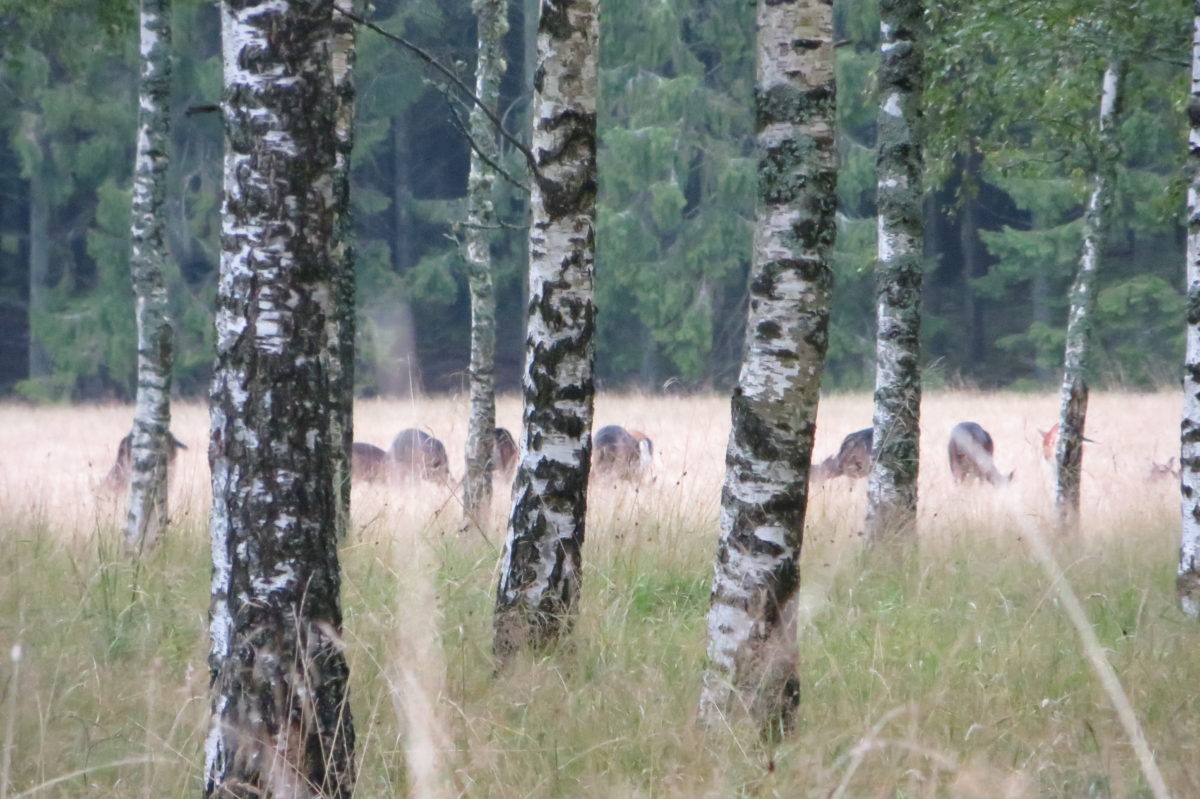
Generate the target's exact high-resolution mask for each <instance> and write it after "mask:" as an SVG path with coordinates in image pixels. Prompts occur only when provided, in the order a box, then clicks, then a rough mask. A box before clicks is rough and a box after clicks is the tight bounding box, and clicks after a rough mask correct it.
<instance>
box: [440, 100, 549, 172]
mask: <svg viewBox="0 0 1200 799" xmlns="http://www.w3.org/2000/svg"><path fill="white" fill-rule="evenodd" d="M446 108H447V110H448V111H449V112H450V124H451V125H453V126H454V129H455V130H457V131H458V132H459V133H460V134H462V136H463V138H465V139H466V140H467V144H469V145H471V149H472V150H474V151H475V154H476V155H478V156H479V157H480V159H482V160H483V162H484V163H485V164H487V165H488V166H490V167H491V168H492V169H494V170H496V174H498V175H500V177H502V178H504V179H505V180H507V181H508V182H509V183H511V184H512V185H513V186H515V187H516V188H518V189H520V190H521V191H523V192H525V193H526V194H528V193H529V186H528V185H527V184H525V183H522V182H521V181H519V180H517V179H516V178H514V177H513V176H512V175H510V174H508V172H507V171H506V170H505V169H504V167H502V166H500V164H498V163H496V161H494V160H493V159H491V158H489V157H488V156H487V153H485V152H484V151H483V149H482V148H481V147H480V146H479V144H478V143H477V142H476V141H475V137H474V136H472V135H471V132H470V131H469V130H467V126H466V123H465V122H463V119H462V117H460V116H459V115H458V111H456V110H455V109H454V106H453V105H451V104H450V97H449V96H447V97H446Z"/></svg>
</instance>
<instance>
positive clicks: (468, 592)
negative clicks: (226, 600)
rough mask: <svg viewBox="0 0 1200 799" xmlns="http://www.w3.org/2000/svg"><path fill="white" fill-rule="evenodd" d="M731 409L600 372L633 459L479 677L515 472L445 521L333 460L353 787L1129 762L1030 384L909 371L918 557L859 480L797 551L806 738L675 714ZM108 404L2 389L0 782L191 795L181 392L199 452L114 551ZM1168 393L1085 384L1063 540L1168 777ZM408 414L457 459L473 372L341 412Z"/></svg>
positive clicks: (198, 649)
mask: <svg viewBox="0 0 1200 799" xmlns="http://www.w3.org/2000/svg"><path fill="white" fill-rule="evenodd" d="M728 408H729V404H728V400H727V398H723V397H688V398H665V397H638V396H618V397H614V396H604V397H601V398H599V400H598V402H597V408H596V425H597V427H599V426H601V425H604V424H609V423H619V424H623V425H626V426H628V427H634V428H637V429H640V430H643V431H645V432H646V433H648V434H649V435H651V436H652V437H653V438H654V440H655V445H656V457H657V464H656V472H655V478H654V480H653V481H645V482H643V483H641V484H637V485H634V484H629V483H613V482H600V483H598V484H596V485H595V486H594V487H593V493H592V496H591V507H590V513H589V526H588V542H587V545H586V548H585V553H584V560H585V568H586V569H587V574H586V579H585V589H584V596H583V599H582V606H583V608H582V613H581V616H580V619H579V622H578V626H577V629H576V632H575V635H574V636H573V637H572V641H571V644H570V646H568V647H565V648H563V649H562V650H560V651H558V652H556V653H554V654H553V655H550V656H545V657H529V658H525V659H522V660H519V661H518V662H517V663H516V664H515V665H514V667H513V668H512V669H511V670H510V671H508V672H506V673H504V674H501V675H495V674H494V673H493V664H492V661H491V658H490V615H489V614H490V607H491V600H492V596H493V594H494V590H495V580H496V574H495V561H496V557H497V555H498V552H499V548H500V547H501V545H502V540H503V533H504V529H503V528H504V515H505V510H506V507H505V506H506V504H507V493H506V490H505V489H503V488H500V487H498V488H497V501H496V502H495V503H494V505H493V512H492V514H491V517H490V518H488V519H485V520H482V524H481V525H479V526H478V529H476V528H473V529H471V530H468V531H466V532H460V525H461V519H460V508H459V505H458V502H457V500H456V498H455V495H454V490H453V486H451V487H442V486H434V485H432V484H423V485H420V486H407V487H400V486H385V485H362V486H356V487H355V490H354V497H353V499H354V522H355V531H354V533H353V535H352V538H351V541H350V542H348V544H347V545H346V546H345V547H344V549H343V556H342V557H343V572H344V585H343V595H344V603H345V608H346V624H345V627H346V632H345V634H346V640H347V646H348V650H347V651H348V655H349V657H350V659H351V663H352V669H353V677H352V680H353V686H352V701H353V704H354V712H355V716H356V721H357V727H358V735H359V746H358V749H359V760H360V764H361V766H360V770H361V774H360V779H359V790H358V795H360V796H365V797H375V796H394V795H399V794H402V793H406V792H412V793H411V794H410V795H435V794H436V795H448V796H453V795H461V796H495V797H507V796H539V797H540V796H558V795H565V794H571V795H583V796H593V795H607V796H678V797H701V796H714V797H716V796H740V795H756V796H757V795H763V796H770V795H780V796H797V795H805V796H809V795H811V796H830V795H842V796H890V795H903V796H979V797H984V796H996V797H999V796H1081V795H1089V794H1090V795H1098V796H1126V795H1133V794H1136V793H1138V792H1140V791H1144V790H1145V786H1144V783H1143V780H1142V777H1141V775H1140V771H1139V769H1138V765H1137V760H1136V758H1135V757H1134V755H1133V753H1132V752H1131V750H1130V747H1129V742H1128V738H1127V736H1126V735H1125V733H1124V731H1123V730H1122V728H1121V727H1120V726H1119V723H1118V720H1117V718H1116V716H1115V714H1114V712H1113V711H1112V709H1111V706H1110V705H1109V703H1108V700H1107V698H1106V696H1105V694H1104V692H1103V691H1102V690H1101V688H1100V687H1099V685H1098V683H1097V682H1096V680H1095V679H1094V678H1093V677H1092V675H1091V672H1090V671H1089V668H1088V665H1087V661H1086V658H1085V657H1084V654H1083V652H1082V651H1081V650H1080V647H1079V645H1078V644H1077V643H1076V638H1075V633H1074V631H1073V629H1072V627H1071V626H1070V622H1069V621H1068V620H1067V619H1066V618H1065V617H1064V616H1063V614H1062V613H1061V611H1060V609H1059V607H1058V599H1057V598H1056V596H1055V594H1054V592H1053V590H1052V589H1051V587H1050V584H1049V582H1048V581H1047V580H1046V578H1045V577H1044V576H1043V575H1042V574H1041V573H1040V572H1039V571H1038V570H1037V567H1036V565H1035V562H1034V561H1033V560H1031V559H1030V557H1029V554H1028V552H1027V549H1026V546H1025V541H1024V540H1023V539H1024V537H1025V535H1027V531H1028V529H1029V527H1030V525H1032V526H1034V527H1037V528H1046V527H1047V526H1048V524H1049V522H1050V521H1051V520H1052V518H1053V517H1052V513H1051V491H1052V486H1051V483H1050V475H1049V471H1048V469H1047V468H1046V467H1045V465H1044V464H1043V463H1042V461H1041V456H1040V452H1041V450H1040V435H1039V433H1038V430H1039V429H1045V428H1047V427H1048V426H1049V425H1051V424H1052V423H1053V421H1054V417H1055V415H1056V413H1057V401H1056V398H1054V397H1051V396H1048V395H1003V394H1002V395H986V394H970V393H944V394H934V395H931V396H929V397H927V398H926V401H925V404H924V407H923V433H922V452H923V458H924V462H923V464H922V476H921V489H920V490H921V502H922V507H921V515H920V519H919V527H920V530H919V534H920V548H919V553H918V555H917V557H916V558H915V562H912V563H907V562H906V563H901V562H899V561H895V562H893V561H890V560H888V559H887V558H886V557H874V556H872V557H866V556H864V555H863V554H862V551H861V550H862V548H861V538H860V530H861V527H862V516H863V512H864V506H865V497H864V494H865V482H863V481H860V482H857V483H851V482H850V481H848V480H846V479H844V478H839V479H836V480H833V481H829V482H827V483H824V484H822V485H820V486H818V487H816V488H815V490H814V492H813V497H812V502H811V506H810V512H809V524H808V529H807V532H806V542H805V547H804V554H803V558H802V561H803V562H802V570H803V592H804V599H805V602H804V609H805V613H804V614H803V615H802V625H803V629H802V632H801V636H800V642H801V651H802V667H803V674H802V681H803V685H804V687H803V700H802V701H803V706H802V719H801V722H800V726H799V729H798V730H797V734H796V736H795V737H794V738H793V739H791V740H789V741H787V742H785V743H784V744H782V745H780V746H778V747H775V748H767V747H765V746H763V745H762V744H760V743H758V742H757V741H755V740H753V739H742V740H736V739H734V738H732V737H729V736H721V735H713V734H707V733H702V732H700V731H698V730H697V729H696V728H695V727H694V725H693V724H692V720H693V714H694V703H695V701H696V696H697V693H698V681H699V672H700V668H701V667H702V659H703V625H704V614H705V611H706V610H707V585H708V580H709V577H710V574H711V568H712V566H711V560H712V556H713V554H714V552H715V540H716V518H717V511H718V505H719V497H720V486H721V481H722V479H723V474H724V450H725V444H726V438H727V435H728V425H729V422H728ZM130 415H131V410H130V409H129V408H127V407H119V406H111V407H87V408H36V409H35V408H29V407H24V406H11V405H10V406H0V447H3V449H2V451H3V452H4V453H5V456H4V457H3V458H2V459H0V508H3V509H4V510H3V513H2V514H0V653H4V654H6V653H8V652H9V650H10V649H11V647H12V646H13V645H14V644H16V643H20V644H21V645H22V647H23V659H22V661H21V667H20V673H19V676H18V675H16V674H15V673H14V670H13V669H12V668H11V665H10V664H9V663H8V662H7V659H5V662H3V663H0V689H5V690H0V700H3V701H4V702H6V703H11V705H12V706H13V707H15V716H16V717H15V722H14V720H13V718H12V716H13V713H12V712H10V711H8V710H5V711H3V712H5V714H6V719H5V723H15V727H16V734H15V738H14V740H15V744H14V746H13V749H12V752H11V754H12V761H11V771H12V773H11V785H8V786H5V787H3V788H0V793H2V792H4V791H7V792H8V796H10V797H15V796H25V795H38V796H62V797H68V796H83V795H87V796H100V797H107V796H113V797H116V796H122V797H124V796H128V795H130V794H131V793H141V794H142V795H146V796H150V795H153V796H189V795H196V794H197V793H198V792H199V783H198V781H199V779H200V770H201V761H202V756H201V743H202V740H203V734H204V724H205V720H206V712H207V699H206V685H207V669H206V665H205V663H204V658H205V655H206V645H205V643H204V640H203V634H204V629H205V614H206V612H207V590H208V586H207V582H208V567H207V565H206V564H207V557H208V553H207V540H206V530H205V519H206V516H207V510H208V501H209V500H208V484H207V480H208V475H207V463H206V460H207V453H206V443H205V442H206V441H207V439H208V431H207V427H208V420H207V412H206V411H205V409H204V408H203V407H201V406H199V405H195V404H185V405H177V406H176V408H175V412H174V415H175V424H174V432H175V434H176V435H177V436H178V437H179V438H180V439H181V440H182V441H184V442H185V443H186V444H188V446H189V449H188V450H187V451H185V452H181V453H180V457H179V459H178V461H177V463H176V468H175V472H174V481H173V486H172V498H171V499H172V514H173V516H174V518H175V519H176V524H175V525H174V526H173V527H172V529H171V531H170V532H169V534H168V539H167V540H166V541H165V543H164V546H163V547H161V548H160V550H159V551H158V552H156V553H154V554H153V555H152V556H151V557H150V558H149V559H148V561H147V562H145V563H143V564H140V565H138V566H136V567H135V566H133V565H130V564H128V563H126V562H125V561H124V559H123V558H122V557H121V554H120V547H119V536H118V535H117V534H116V532H115V526H116V525H118V524H120V523H121V522H122V521H123V505H124V502H125V497H124V496H123V495H116V494H114V493H113V492H110V491H106V490H105V489H104V488H103V485H102V483H103V480H104V477H105V475H106V474H107V471H108V469H109V467H110V466H111V465H112V459H113V458H114V456H115V452H116V446H117V442H118V441H119V440H120V438H121V436H122V435H124V433H125V432H126V431H127V430H128V425H129V418H130ZM1178 415H1179V400H1178V397H1177V396H1176V395H1174V394H1167V393H1161V394H1145V395H1129V394H1101V395H1098V396H1096V397H1094V398H1093V400H1092V404H1091V408H1090V412H1089V424H1088V429H1087V433H1088V435H1089V437H1090V438H1093V439H1095V440H1096V443H1094V444H1090V445H1088V446H1087V450H1086V453H1085V461H1084V484H1083V495H1084V507H1083V516H1082V521H1083V524H1082V532H1081V534H1080V536H1079V537H1078V538H1077V539H1075V540H1072V541H1068V542H1058V543H1057V544H1056V545H1055V551H1056V554H1057V555H1058V557H1059V560H1060V562H1061V563H1062V564H1063V568H1064V571H1065V573H1066V576H1067V578H1068V579H1069V580H1071V581H1072V583H1073V585H1074V587H1075V588H1076V591H1077V593H1078V595H1079V596H1080V598H1081V600H1082V602H1083V605H1084V609H1085V610H1086V612H1087V613H1088V614H1089V616H1090V618H1091V621H1092V624H1093V625H1094V627H1095V630H1096V634H1097V635H1098V637H1099V640H1100V642H1101V644H1102V645H1103V646H1104V647H1105V648H1106V653H1107V656H1108V659H1109V660H1110V661H1111V662H1112V664H1113V666H1114V668H1115V670H1116V673H1117V674H1118V676H1119V677H1120V679H1121V680H1122V682H1123V684H1124V686H1125V689H1126V690H1127V691H1128V692H1129V694H1130V700H1131V703H1132V706H1133V709H1134V711H1135V713H1137V714H1138V716H1139V718H1140V719H1141V721H1142V723H1143V724H1144V725H1145V727H1146V736H1147V739H1148V740H1149V743H1150V745H1151V747H1153V748H1155V749H1156V754H1157V756H1158V759H1159V762H1160V764H1161V766H1162V768H1163V772H1164V775H1165V778H1166V781H1167V783H1168V785H1170V786H1171V787H1172V788H1173V789H1174V791H1175V792H1176V795H1179V796H1187V795H1200V765H1197V763H1196V761H1195V757H1194V746H1193V745H1192V742H1193V741H1194V740H1195V739H1196V737H1197V736H1198V735H1200V714H1198V713H1197V711H1198V710H1200V708H1198V707H1197V705H1198V704H1200V700H1198V699H1197V698H1196V697H1195V696H1194V686H1195V685H1196V684H1197V678H1200V658H1196V657H1195V656H1194V653H1195V651H1196V647H1197V645H1198V644H1200V638H1198V636H1197V631H1196V630H1195V629H1194V628H1193V627H1191V626H1190V625H1187V624H1185V623H1184V622H1183V621H1182V617H1181V616H1179V614H1177V613H1176V612H1175V610H1174V608H1173V599H1172V596H1171V588H1172V583H1171V581H1172V577H1173V570H1174V552H1175V548H1176V546H1177V543H1178V513H1179V510H1178V489H1177V486H1175V485H1174V484H1173V483H1170V482H1167V483H1149V482H1147V480H1146V476H1147V473H1148V471H1149V464H1150V461H1151V459H1154V460H1158V461H1165V460H1166V459H1167V458H1168V457H1169V456H1170V455H1172V454H1174V453H1175V452H1176V451H1177V449H1178ZM519 416H520V408H519V402H518V401H517V400H516V399H515V398H511V397H510V398H505V399H503V400H502V401H501V403H500V408H499V414H498V419H499V424H501V425H503V426H505V427H508V428H509V429H510V430H513V431H514V432H515V431H516V430H517V428H518V427H519V421H520V420H519ZM964 420H972V421H976V422H978V423H980V424H982V425H983V426H984V427H985V428H987V429H988V430H989V431H990V432H991V433H992V436H993V438H994V439H995V442H996V462H997V465H998V467H999V468H1000V470H1001V471H1002V472H1005V473H1007V472H1008V471H1010V470H1014V469H1015V471H1016V477H1015V479H1014V482H1013V484H1012V485H1010V486H1008V487H1004V488H998V489H997V488H992V487H990V486H968V487H959V486H955V485H953V484H952V481H951V479H950V475H949V467H948V464H947V462H946V456H945V447H946V440H947V436H948V434H949V431H950V428H951V427H952V426H953V425H954V424H955V423H957V422H959V421H964ZM869 424H870V399H869V397H866V396H864V395H853V396H831V397H827V398H826V399H825V400H823V402H822V406H821V415H820V419H819V424H818V437H817V446H816V454H817V456H818V457H823V456H825V455H828V454H830V453H832V452H834V451H835V450H836V449H837V446H838V444H839V443H840V441H841V438H842V437H843V436H844V435H846V434H848V433H850V432H853V431H855V430H858V429H861V428H863V427H866V426H868V425H869ZM405 427H420V428H422V429H425V430H427V431H429V432H431V433H433V434H434V435H436V436H438V437H439V438H441V439H442V440H443V441H444V442H445V443H446V445H447V448H448V450H449V452H450V456H451V471H452V472H453V473H454V475H455V476H456V477H461V474H462V471H463V463H462V458H463V454H462V453H463V443H464V437H465V430H466V400H465V399H446V398H442V399H418V400H415V401H365V402H360V403H359V404H358V406H357V408H356V438H357V439H358V440H361V441H369V442H371V443H374V444H377V445H379V446H384V447H386V446H387V445H388V444H389V443H390V441H391V438H392V437H393V436H394V435H395V434H396V432H398V431H399V430H401V429H403V428H405ZM13 680H19V684H15V685H14V683H13V682H12V681H13ZM9 688H12V692H11V693H10V692H9V691H8V689H9ZM6 697H7V698H6ZM5 706H6V705H0V707H5ZM4 728H5V727H4V725H0V730H3V729H4ZM0 778H2V775H0ZM423 780H424V781H425V782H422V781H423ZM418 786H422V787H420V789H419V790H418ZM427 786H432V787H427ZM34 792H35V793H34ZM839 792H840V793H839Z"/></svg>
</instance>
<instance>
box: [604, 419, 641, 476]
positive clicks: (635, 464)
mask: <svg viewBox="0 0 1200 799" xmlns="http://www.w3.org/2000/svg"><path fill="white" fill-rule="evenodd" d="M635 434H636V435H635ZM653 460H654V442H653V441H651V440H650V438H649V436H647V435H646V434H645V433H642V432H640V431H637V430H634V431H629V430H626V429H625V428H624V427H621V426H620V425H616V424H610V425H607V426H605V427H601V428H600V429H599V430H597V431H596V434H595V435H594V436H593V437H592V469H594V470H595V471H596V473H597V474H612V475H615V476H617V477H621V478H623V479H626V480H632V479H637V478H639V477H641V476H643V475H644V474H647V473H648V472H649V471H650V469H651V466H652V464H653Z"/></svg>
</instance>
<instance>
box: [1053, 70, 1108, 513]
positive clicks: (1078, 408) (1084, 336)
mask: <svg viewBox="0 0 1200 799" xmlns="http://www.w3.org/2000/svg"><path fill="white" fill-rule="evenodd" d="M1119 90H1120V70H1119V66H1118V64H1117V63H1116V62H1115V61H1111V60H1110V61H1109V63H1108V67H1107V68H1106V69H1105V70H1104V81H1103V86H1102V91H1101V95H1100V136H1099V142H1100V156H1099V158H1098V159H1097V163H1096V172H1095V175H1094V176H1093V178H1092V192H1091V196H1090V197H1089V199H1088V206H1087V211H1086V212H1085V215H1084V219H1083V252H1082V254H1081V255H1080V258H1079V270H1078V271H1077V272H1076V274H1075V283H1074V285H1073V286H1072V287H1071V310H1070V316H1069V318H1068V320H1067V345H1066V350H1065V352H1064V353H1063V382H1062V388H1061V390H1060V395H1059V396H1060V405H1059V433H1058V447H1057V449H1056V450H1055V483H1054V506H1055V508H1056V510H1057V515H1058V527H1059V530H1060V531H1067V530H1072V529H1074V528H1075V527H1076V525H1077V524H1078V519H1079V484H1080V473H1081V472H1082V469H1083V433H1084V421H1085V419H1086V417H1087V402H1088V384H1087V375H1086V369H1087V362H1088V356H1089V354H1090V349H1091V335H1092V316H1093V311H1094V310H1095V307H1096V271H1097V269H1098V268H1099V265H1100V239H1101V237H1102V236H1103V234H1104V223H1105V219H1106V218H1107V216H1108V208H1109V206H1110V205H1111V204H1112V185H1113V181H1114V173H1115V171H1116V163H1117V157H1118V152H1117V149H1118V143H1117V130H1116V117H1117V101H1118V97H1119Z"/></svg>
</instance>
